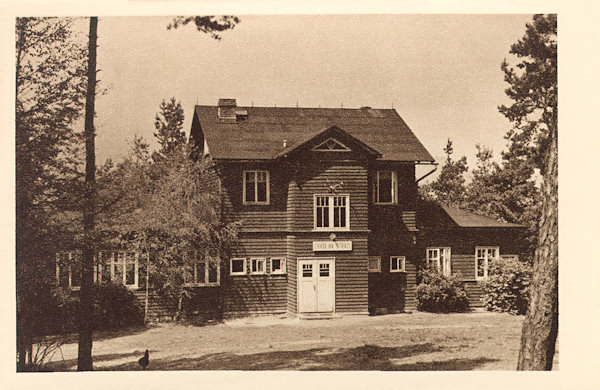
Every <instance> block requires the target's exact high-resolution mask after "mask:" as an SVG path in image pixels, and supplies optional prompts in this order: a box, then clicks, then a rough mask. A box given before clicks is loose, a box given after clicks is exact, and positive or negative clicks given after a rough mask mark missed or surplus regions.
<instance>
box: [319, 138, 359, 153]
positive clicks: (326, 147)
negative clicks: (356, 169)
mask: <svg viewBox="0 0 600 390" xmlns="http://www.w3.org/2000/svg"><path fill="white" fill-rule="evenodd" d="M313 150H315V151H318V152H349V151H350V148H348V147H347V146H346V145H344V144H343V143H341V142H340V141H338V140H336V139H334V138H329V139H328V140H327V141H325V142H323V143H321V144H319V145H317V146H315V147H314V148H313Z"/></svg>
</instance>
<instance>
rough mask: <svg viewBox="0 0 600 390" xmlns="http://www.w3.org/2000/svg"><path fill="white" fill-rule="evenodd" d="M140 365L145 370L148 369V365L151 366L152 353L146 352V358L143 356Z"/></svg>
mask: <svg viewBox="0 0 600 390" xmlns="http://www.w3.org/2000/svg"><path fill="white" fill-rule="evenodd" d="M138 363H139V364H140V366H141V367H142V369H144V370H145V369H146V367H148V364H150V353H149V352H148V350H146V352H144V356H142V357H141V358H140V360H138Z"/></svg>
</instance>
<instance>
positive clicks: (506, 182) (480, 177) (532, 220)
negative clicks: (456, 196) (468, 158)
mask: <svg viewBox="0 0 600 390" xmlns="http://www.w3.org/2000/svg"><path fill="white" fill-rule="evenodd" d="M476 148H477V154H476V157H477V167H476V168H475V169H473V171H472V173H473V177H472V180H471V182H470V183H469V185H468V186H467V196H466V202H465V208H466V209H468V210H470V211H473V212H475V213H477V214H481V215H487V216H490V217H494V218H496V219H498V220H501V221H505V222H511V223H518V224H522V225H524V226H526V227H527V231H526V237H525V240H526V242H527V247H526V248H524V259H526V260H527V261H529V262H531V261H532V260H533V252H534V251H535V246H536V243H537V221H538V219H539V191H538V189H537V188H536V185H535V182H534V179H533V178H532V174H533V169H532V168H531V165H530V164H529V163H527V162H525V161H522V160H520V159H517V158H515V157H514V155H513V154H512V153H511V150H512V148H509V151H508V152H503V153H502V164H501V165H500V164H498V163H496V162H495V161H493V153H492V151H491V150H490V149H488V148H486V147H483V146H481V145H476Z"/></svg>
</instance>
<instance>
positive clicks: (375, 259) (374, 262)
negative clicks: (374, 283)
mask: <svg viewBox="0 0 600 390" xmlns="http://www.w3.org/2000/svg"><path fill="white" fill-rule="evenodd" d="M369 272H381V257H380V256H369Z"/></svg>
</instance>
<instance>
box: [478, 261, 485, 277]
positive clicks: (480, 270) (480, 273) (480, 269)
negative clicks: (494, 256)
mask: <svg viewBox="0 0 600 390" xmlns="http://www.w3.org/2000/svg"><path fill="white" fill-rule="evenodd" d="M484 261H485V260H484V259H477V276H481V277H483V276H484V274H483V263H484Z"/></svg>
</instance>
